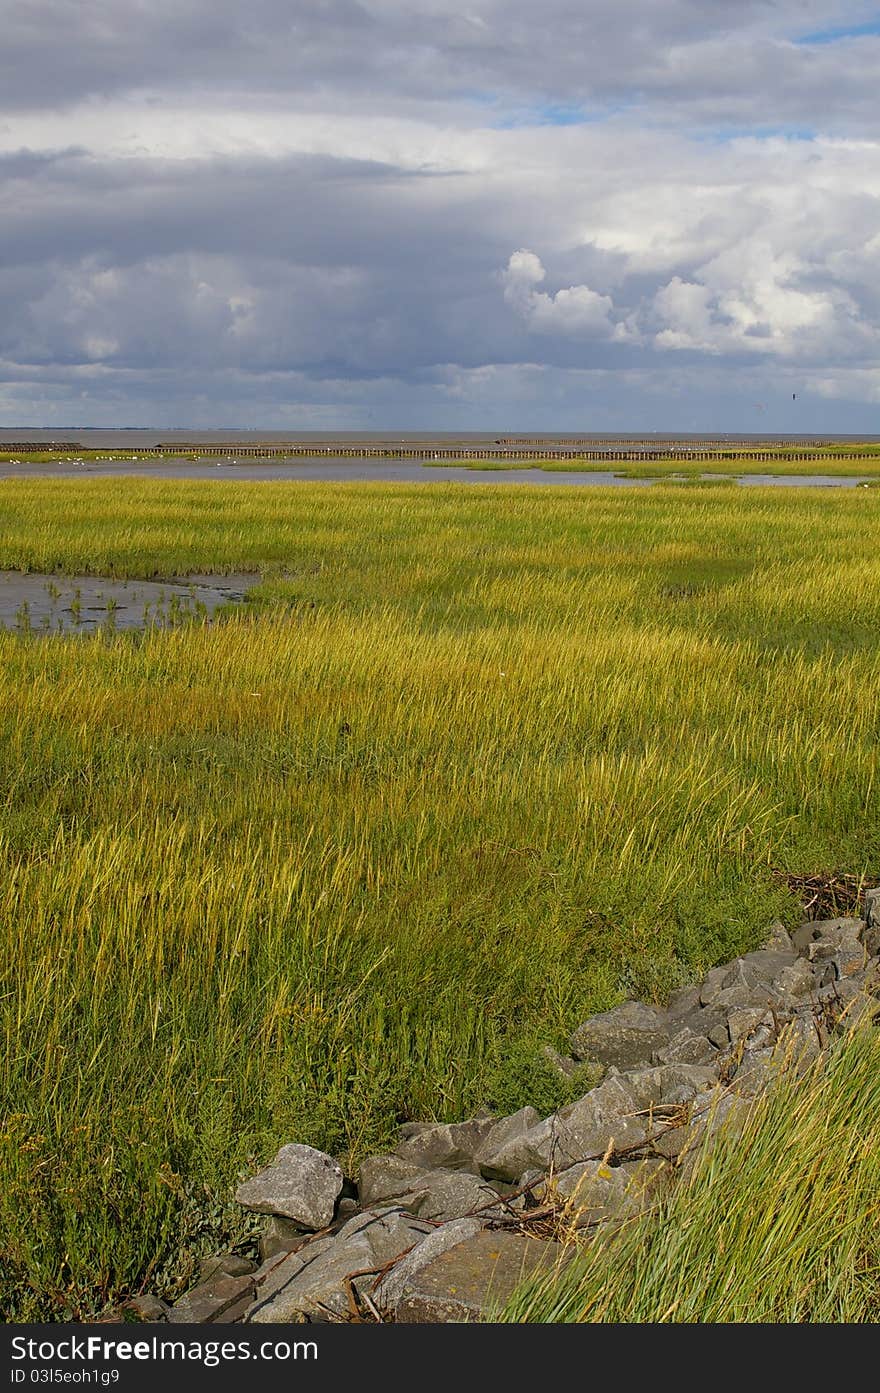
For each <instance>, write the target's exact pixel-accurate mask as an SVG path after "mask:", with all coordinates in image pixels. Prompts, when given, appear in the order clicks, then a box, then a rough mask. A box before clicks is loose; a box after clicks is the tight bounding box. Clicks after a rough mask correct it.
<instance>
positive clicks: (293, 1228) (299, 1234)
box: [260, 1215, 312, 1262]
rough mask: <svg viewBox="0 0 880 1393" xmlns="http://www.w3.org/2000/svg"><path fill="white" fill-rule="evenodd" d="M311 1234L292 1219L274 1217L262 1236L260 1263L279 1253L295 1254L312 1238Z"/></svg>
mask: <svg viewBox="0 0 880 1393" xmlns="http://www.w3.org/2000/svg"><path fill="white" fill-rule="evenodd" d="M311 1236H312V1235H311V1234H310V1233H309V1232H308V1231H307V1230H305V1229H301V1228H300V1227H299V1225H298V1224H294V1223H291V1221H290V1219H279V1218H278V1216H277V1215H273V1216H272V1217H271V1218H270V1220H269V1222H268V1224H267V1225H266V1227H265V1228H264V1229H263V1232H262V1233H261V1234H260V1261H261V1262H265V1261H266V1259H267V1258H272V1257H275V1256H276V1254H278V1253H293V1252H295V1251H296V1249H297V1248H301V1247H302V1246H303V1244H304V1243H307V1242H308V1240H309V1239H310V1238H311Z"/></svg>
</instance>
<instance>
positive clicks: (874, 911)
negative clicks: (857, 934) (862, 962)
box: [862, 886, 880, 958]
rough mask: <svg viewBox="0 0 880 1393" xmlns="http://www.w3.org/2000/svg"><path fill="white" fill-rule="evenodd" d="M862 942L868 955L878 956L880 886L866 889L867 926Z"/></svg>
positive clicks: (879, 945) (879, 939)
mask: <svg viewBox="0 0 880 1393" xmlns="http://www.w3.org/2000/svg"><path fill="white" fill-rule="evenodd" d="M862 942H863V943H864V945H865V948H866V949H867V952H868V956H869V957H871V958H876V957H877V955H878V953H880V886H878V887H877V889H876V890H866V891H865V927H864V929H863V930H862Z"/></svg>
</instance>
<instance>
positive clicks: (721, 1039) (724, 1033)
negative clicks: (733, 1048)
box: [706, 1025, 730, 1050]
mask: <svg viewBox="0 0 880 1393" xmlns="http://www.w3.org/2000/svg"><path fill="white" fill-rule="evenodd" d="M706 1039H707V1040H708V1041H709V1044H710V1045H714V1046H715V1048H716V1049H717V1050H726V1049H727V1046H728V1045H729V1044H730V1030H729V1028H728V1027H727V1026H726V1025H713V1027H712V1029H711V1030H709V1031H707V1032H706Z"/></svg>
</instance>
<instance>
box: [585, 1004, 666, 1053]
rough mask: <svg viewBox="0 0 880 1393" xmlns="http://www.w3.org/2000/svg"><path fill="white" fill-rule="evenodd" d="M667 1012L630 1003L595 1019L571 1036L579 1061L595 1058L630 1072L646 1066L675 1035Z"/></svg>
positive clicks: (654, 1007)
mask: <svg viewBox="0 0 880 1393" xmlns="http://www.w3.org/2000/svg"><path fill="white" fill-rule="evenodd" d="M674 1029H675V1027H674V1025H673V1023H672V1021H671V1020H670V1018H669V1015H668V1013H667V1012H666V1011H661V1010H660V1009H659V1008H658V1007H656V1006H647V1005H645V1003H644V1002H642V1001H627V1002H625V1003H624V1005H623V1006H615V1007H614V1009H613V1010H611V1011H604V1012H603V1013H602V1015H600V1016H591V1017H590V1019H589V1020H588V1021H584V1023H583V1025H580V1026H578V1028H577V1030H576V1031H575V1032H574V1034H573V1035H572V1037H571V1052H572V1054H573V1055H574V1056H575V1058H576V1059H595V1060H598V1062H599V1063H600V1064H614V1065H616V1066H617V1068H618V1069H628V1068H631V1067H633V1066H634V1065H637V1064H646V1063H647V1062H648V1061H649V1060H650V1058H651V1055H652V1053H653V1052H654V1051H655V1050H657V1049H659V1048H660V1047H661V1046H662V1045H664V1044H665V1043H666V1041H667V1040H668V1039H669V1038H670V1036H671V1035H672V1034H673V1033H674Z"/></svg>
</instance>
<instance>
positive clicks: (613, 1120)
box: [547, 1076, 646, 1168]
mask: <svg viewBox="0 0 880 1393" xmlns="http://www.w3.org/2000/svg"><path fill="white" fill-rule="evenodd" d="M639 1111H640V1109H639V1103H638V1099H637V1097H636V1095H635V1094H634V1093H633V1091H632V1089H631V1088H629V1087H628V1085H627V1082H626V1078H625V1076H622V1077H621V1078H611V1079H606V1080H605V1081H604V1083H601V1084H599V1086H598V1088H593V1089H591V1090H590V1092H589V1093H588V1094H586V1096H585V1097H583V1098H580V1099H578V1101H577V1102H576V1103H570V1104H569V1105H568V1107H565V1108H561V1109H560V1111H559V1112H558V1113H557V1114H556V1116H555V1136H554V1139H553V1144H552V1146H551V1148H550V1153H549V1155H548V1158H547V1160H548V1166H549V1165H552V1166H553V1167H554V1168H561V1167H564V1166H570V1165H573V1164H574V1163H575V1162H576V1161H583V1160H588V1159H590V1158H592V1157H594V1156H597V1157H601V1156H603V1155H604V1154H605V1152H606V1151H608V1149H609V1148H610V1147H613V1149H614V1150H615V1151H620V1150H622V1149H624V1148H626V1147H630V1146H639V1145H641V1144H642V1143H643V1142H644V1140H645V1137H646V1132H645V1124H644V1121H643V1119H642V1118H640V1117H638V1116H637V1115H636V1114H637V1113H638V1112H639Z"/></svg>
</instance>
